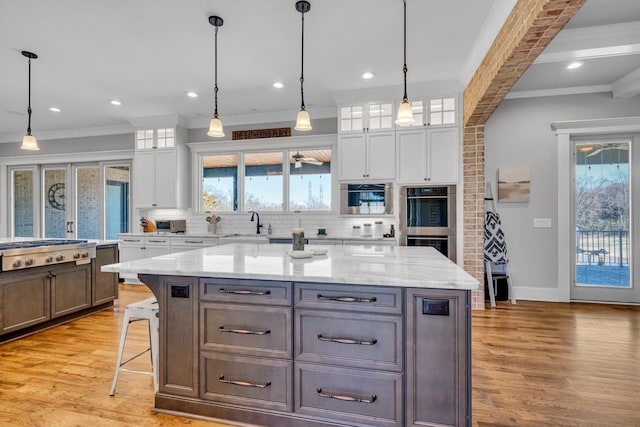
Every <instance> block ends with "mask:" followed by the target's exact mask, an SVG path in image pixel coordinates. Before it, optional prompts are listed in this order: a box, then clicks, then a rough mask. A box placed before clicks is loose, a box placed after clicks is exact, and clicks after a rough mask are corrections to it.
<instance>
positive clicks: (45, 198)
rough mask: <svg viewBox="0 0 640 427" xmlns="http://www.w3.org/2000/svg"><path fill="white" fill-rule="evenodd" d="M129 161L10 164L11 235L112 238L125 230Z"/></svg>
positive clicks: (126, 224) (126, 229)
mask: <svg viewBox="0 0 640 427" xmlns="http://www.w3.org/2000/svg"><path fill="white" fill-rule="evenodd" d="M130 170H131V165H130V162H128V161H126V162H117V163H116V162H109V163H107V162H100V163H78V164H67V165H41V166H38V165H34V166H29V167H13V168H11V169H10V171H9V177H10V180H11V199H10V200H11V204H10V218H11V222H12V227H11V231H12V237H35V238H39V237H45V238H56V239H117V237H118V233H125V232H128V231H129V223H130V221H129V218H130V215H131V212H130V178H131V174H130Z"/></svg>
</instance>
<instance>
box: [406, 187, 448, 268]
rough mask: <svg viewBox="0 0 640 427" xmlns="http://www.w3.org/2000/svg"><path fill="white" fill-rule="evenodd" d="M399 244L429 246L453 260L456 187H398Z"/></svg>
mask: <svg viewBox="0 0 640 427" xmlns="http://www.w3.org/2000/svg"><path fill="white" fill-rule="evenodd" d="M399 232H400V236H399V238H400V245H403V246H432V247H434V248H436V249H437V250H438V251H440V252H441V253H443V254H444V255H445V256H447V257H448V258H449V259H450V260H452V261H454V262H455V261H456V187H455V185H445V186H415V187H411V186H407V187H401V188H400V230H399Z"/></svg>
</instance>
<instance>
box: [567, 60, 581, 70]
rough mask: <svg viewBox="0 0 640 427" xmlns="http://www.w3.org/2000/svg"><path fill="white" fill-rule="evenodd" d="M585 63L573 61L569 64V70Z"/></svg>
mask: <svg viewBox="0 0 640 427" xmlns="http://www.w3.org/2000/svg"><path fill="white" fill-rule="evenodd" d="M583 65H584V64H583V63H582V62H578V61H576V62H572V63H571V64H569V65H567V70H575V69H576V68H580V67H582V66H583Z"/></svg>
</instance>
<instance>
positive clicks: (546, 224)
mask: <svg viewBox="0 0 640 427" xmlns="http://www.w3.org/2000/svg"><path fill="white" fill-rule="evenodd" d="M533 228H551V218H533Z"/></svg>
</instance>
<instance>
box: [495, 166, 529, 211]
mask: <svg viewBox="0 0 640 427" xmlns="http://www.w3.org/2000/svg"><path fill="white" fill-rule="evenodd" d="M530 192H531V173H530V170H529V167H528V166H523V167H517V168H499V169H498V201H499V202H502V203H527V202H528V201H529V194H530Z"/></svg>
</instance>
